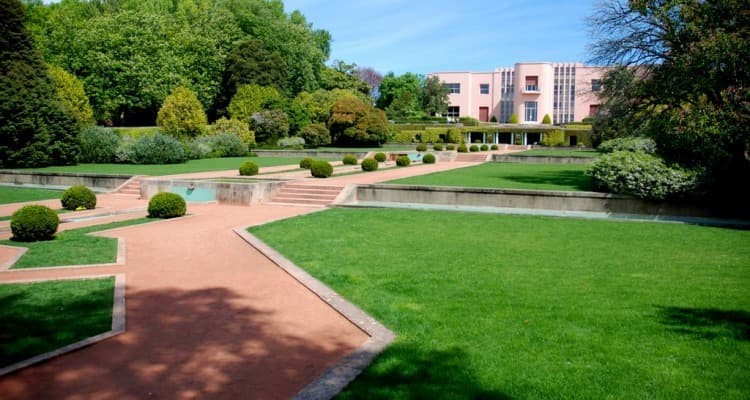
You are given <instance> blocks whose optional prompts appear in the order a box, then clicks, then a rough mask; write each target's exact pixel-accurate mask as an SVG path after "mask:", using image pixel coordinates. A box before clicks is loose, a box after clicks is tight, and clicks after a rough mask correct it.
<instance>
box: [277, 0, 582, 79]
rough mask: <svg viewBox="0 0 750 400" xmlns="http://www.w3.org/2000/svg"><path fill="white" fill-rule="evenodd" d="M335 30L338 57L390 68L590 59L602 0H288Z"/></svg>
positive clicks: (476, 67) (475, 67)
mask: <svg viewBox="0 0 750 400" xmlns="http://www.w3.org/2000/svg"><path fill="white" fill-rule="evenodd" d="M284 4H285V7H286V11H287V12H291V11H292V10H295V9H298V10H300V11H302V13H303V14H304V15H305V17H307V20H308V22H311V23H312V24H313V27H315V28H322V29H326V30H328V31H329V32H331V35H332V36H333V43H332V49H331V60H335V59H340V60H344V61H346V62H349V63H352V62H354V63H357V65H360V66H370V67H373V68H375V69H376V70H378V71H380V72H382V73H386V72H388V71H393V72H395V73H397V74H401V73H404V72H416V73H421V74H426V73H428V72H438V71H491V70H493V69H495V68H497V67H506V66H513V64H515V63H516V62H521V61H554V62H575V61H581V62H585V61H586V59H587V55H586V45H587V44H588V43H589V36H588V27H587V25H586V22H585V17H586V16H588V15H589V14H591V12H592V11H593V7H594V4H595V1H594V0H464V1H456V0H452V1H445V0H432V1H424V0H362V1H356V0H355V1H352V0H284Z"/></svg>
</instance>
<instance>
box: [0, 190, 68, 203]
mask: <svg viewBox="0 0 750 400" xmlns="http://www.w3.org/2000/svg"><path fill="white" fill-rule="evenodd" d="M60 196H62V191H60V190H49V189H36V188H25V187H18V186H0V204H10V203H18V202H21V201H37V200H48V199H59V198H60Z"/></svg>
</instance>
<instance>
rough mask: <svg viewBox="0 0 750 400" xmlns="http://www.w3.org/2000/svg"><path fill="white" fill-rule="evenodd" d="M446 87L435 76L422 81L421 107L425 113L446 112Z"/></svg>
mask: <svg viewBox="0 0 750 400" xmlns="http://www.w3.org/2000/svg"><path fill="white" fill-rule="evenodd" d="M449 92H450V91H449V90H448V88H447V87H446V86H445V85H443V83H442V82H440V78H438V77H437V76H431V77H429V78H427V79H425V80H424V82H423V83H422V109H423V110H424V112H425V113H426V114H427V115H431V116H435V115H440V114H445V113H446V112H448V105H449V104H450V101H449V99H448V94H449Z"/></svg>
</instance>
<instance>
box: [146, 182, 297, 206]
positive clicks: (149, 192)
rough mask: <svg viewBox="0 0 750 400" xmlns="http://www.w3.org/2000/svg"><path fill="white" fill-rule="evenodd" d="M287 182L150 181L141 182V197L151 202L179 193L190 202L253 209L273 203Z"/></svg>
mask: <svg viewBox="0 0 750 400" xmlns="http://www.w3.org/2000/svg"><path fill="white" fill-rule="evenodd" d="M284 183H285V182H284V181H268V182H254V183H239V182H238V183H227V182H211V181H187V180H175V179H148V180H144V181H143V182H141V197H143V198H146V199H150V198H151V197H153V196H154V195H155V194H157V193H159V192H172V193H177V194H179V195H180V196H182V197H183V198H185V200H187V201H217V202H219V203H221V204H238V205H251V204H259V203H261V202H264V201H270V200H271V198H272V197H273V196H274V195H275V194H276V193H277V192H278V191H279V190H280V189H281V186H282V185H283V184H284Z"/></svg>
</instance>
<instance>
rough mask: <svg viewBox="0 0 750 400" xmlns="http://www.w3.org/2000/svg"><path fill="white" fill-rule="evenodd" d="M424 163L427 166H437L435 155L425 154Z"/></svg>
mask: <svg viewBox="0 0 750 400" xmlns="http://www.w3.org/2000/svg"><path fill="white" fill-rule="evenodd" d="M422 162H423V163H425V164H435V155H434V154H425V155H424V157H422Z"/></svg>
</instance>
